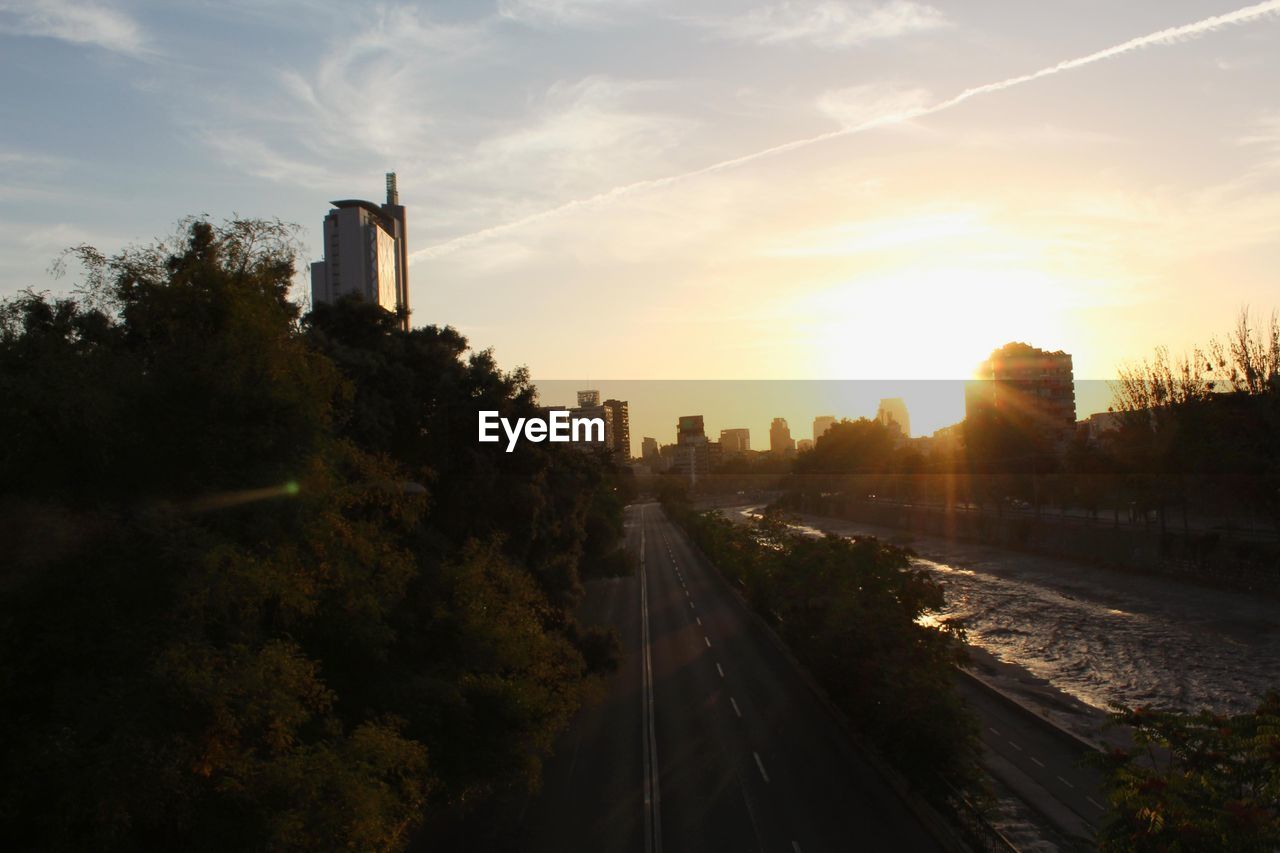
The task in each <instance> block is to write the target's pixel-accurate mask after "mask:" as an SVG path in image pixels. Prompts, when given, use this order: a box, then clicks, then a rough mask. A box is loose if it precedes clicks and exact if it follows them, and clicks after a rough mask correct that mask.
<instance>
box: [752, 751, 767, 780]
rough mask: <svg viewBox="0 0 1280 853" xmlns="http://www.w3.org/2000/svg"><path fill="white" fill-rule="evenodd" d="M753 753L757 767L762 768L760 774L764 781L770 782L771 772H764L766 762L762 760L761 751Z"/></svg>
mask: <svg viewBox="0 0 1280 853" xmlns="http://www.w3.org/2000/svg"><path fill="white" fill-rule="evenodd" d="M751 754H752V755H754V756H755V757H756V767H759V768H760V776H761V777H762V778H763V779H764V781H766V782H768V781H769V774H768V773H766V772H764V762H763V761H761V760H760V753H758V752H753V753H751Z"/></svg>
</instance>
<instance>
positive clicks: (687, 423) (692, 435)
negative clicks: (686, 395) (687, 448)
mask: <svg viewBox="0 0 1280 853" xmlns="http://www.w3.org/2000/svg"><path fill="white" fill-rule="evenodd" d="M706 437H707V431H706V428H705V427H704V426H703V423H702V415H683V416H681V418H680V420H679V421H677V422H676V444H685V443H687V442H691V441H693V440H695V439H699V438H701V439H703V440H705V439H706Z"/></svg>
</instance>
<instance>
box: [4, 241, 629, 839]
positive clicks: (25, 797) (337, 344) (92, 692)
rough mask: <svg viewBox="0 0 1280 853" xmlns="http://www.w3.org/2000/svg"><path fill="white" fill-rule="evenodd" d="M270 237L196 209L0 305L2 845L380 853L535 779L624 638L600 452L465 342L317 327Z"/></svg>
mask: <svg viewBox="0 0 1280 853" xmlns="http://www.w3.org/2000/svg"><path fill="white" fill-rule="evenodd" d="M294 254H295V253H294V248H293V243H292V232H291V231H290V229H288V228H286V227H283V226H281V225H279V224H276V223H264V222H242V221H236V222H231V223H228V224H226V225H223V226H214V225H211V224H210V223H208V222H204V221H192V222H189V223H187V225H186V226H185V227H184V231H183V233H181V234H180V235H179V236H178V237H176V238H174V239H173V240H171V241H168V242H165V243H161V244H157V245H155V246H152V247H149V248H143V249H134V250H129V251H126V252H123V253H121V254H119V255H116V256H114V257H110V258H107V257H104V256H102V255H101V254H99V253H97V252H96V251H94V250H92V249H90V248H87V247H85V248H81V249H79V250H76V251H75V252H74V253H73V256H72V257H73V259H78V260H79V261H81V262H83V265H84V268H85V271H86V278H85V282H84V285H83V287H82V288H81V289H80V290H79V291H78V292H77V293H75V294H74V295H71V296H67V297H63V298H50V297H48V296H46V295H42V294H34V293H25V294H22V295H20V296H19V297H17V298H16V299H13V300H10V301H8V302H6V303H3V305H2V306H0V399H2V400H3V401H4V405H3V406H0V435H3V436H4V441H3V442H2V443H0V540H2V541H3V542H4V543H5V545H4V557H3V563H2V564H0V590H2V591H3V595H0V837H3V838H4V845H5V846H6V847H7V848H8V849H43V850H88V849H93V850H145V849H157V850H159V849H163V850H175V849H183V850H266V849H270V850H334V849H353V850H374V849H379V850H386V849H401V848H403V847H404V846H406V845H407V843H408V841H409V839H410V837H411V836H412V834H413V833H414V831H415V829H416V828H417V827H419V826H420V825H421V824H422V822H423V819H424V815H426V816H428V817H431V816H439V815H455V814H459V813H464V812H465V811H466V810H467V809H468V807H469V806H471V805H472V804H475V803H477V802H482V801H484V800H485V799H486V798H487V797H490V796H491V795H493V794H494V793H495V792H503V791H510V790H512V789H521V788H528V787H530V786H532V785H535V784H536V783H537V780H538V774H539V770H540V762H541V759H542V757H543V756H544V755H545V754H546V752H547V751H548V749H549V747H550V745H551V743H552V740H553V738H554V737H555V736H556V734H557V733H558V732H559V731H560V730H561V729H562V728H563V727H564V726H565V724H566V722H567V720H568V719H569V717H570V715H571V714H572V713H573V712H574V711H575V710H576V708H577V707H578V706H579V704H580V703H581V701H582V699H583V697H584V694H585V692H586V691H587V690H588V689H589V687H590V684H591V681H592V678H593V673H596V672H600V671H603V670H606V669H608V668H609V667H610V666H611V664H612V661H613V656H614V654H615V653H616V641H614V640H613V639H612V638H611V637H610V636H608V635H605V634H601V633H599V632H593V631H585V630H582V629H580V628H579V627H578V626H577V625H576V624H575V622H574V620H573V618H572V615H571V613H572V609H573V607H574V605H575V603H576V602H577V600H578V597H579V595H580V590H581V586H580V582H579V579H580V577H582V576H583V574H584V573H588V572H590V571H592V570H595V569H601V570H613V569H614V568H616V567H615V566H614V565H613V561H614V560H616V553H615V551H614V547H615V545H616V542H617V538H618V535H619V533H620V530H621V513H620V509H621V506H622V503H623V500H624V496H623V494H622V492H621V491H620V488H622V483H621V481H620V480H619V479H618V477H617V476H616V474H615V473H614V472H613V471H612V470H611V469H610V468H609V466H608V464H607V463H606V462H605V461H604V460H602V459H597V458H593V457H589V456H588V455H586V454H583V453H579V452H576V451H573V450H572V449H567V450H565V449H562V448H560V447H550V446H547V445H536V444H530V443H524V444H522V445H520V446H519V447H518V449H517V451H516V452H514V453H510V454H507V453H502V452H490V449H489V448H488V447H487V446H486V447H484V448H482V447H480V446H479V445H477V444H476V443H475V442H474V440H472V439H473V436H474V429H475V426H474V424H475V411H476V409H477V408H489V409H498V410H500V411H501V412H502V413H503V414H504V415H507V416H517V415H528V414H530V413H531V412H532V407H533V406H534V403H535V390H534V389H533V388H532V387H531V386H530V384H529V382H528V379H527V377H526V376H525V375H524V374H523V373H522V372H519V371H517V372H515V373H504V372H502V371H500V370H499V369H498V368H497V367H496V365H495V364H494V360H493V358H492V356H491V355H490V354H489V353H488V352H469V351H468V347H467V342H466V341H465V340H464V339H463V338H462V337H461V336H460V335H458V334H457V333H456V332H455V331H454V330H452V329H449V328H437V327H432V326H428V327H425V328H419V329H414V330H413V331H410V332H403V331H400V330H399V329H398V323H397V321H396V318H394V317H393V316H391V315H390V314H387V313H386V312H384V311H381V310H380V309H376V308H373V307H370V306H365V305H361V304H358V303H351V304H342V305H338V306H331V307H326V308H324V309H320V310H316V311H314V312H313V313H311V314H309V315H307V316H305V317H303V316H301V313H300V309H299V307H298V305H296V304H295V303H293V302H291V301H290V300H289V299H288V289H289V286H290V283H291V282H292V280H293V278H294Z"/></svg>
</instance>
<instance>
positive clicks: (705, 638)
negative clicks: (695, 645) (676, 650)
mask: <svg viewBox="0 0 1280 853" xmlns="http://www.w3.org/2000/svg"><path fill="white" fill-rule="evenodd" d="M702 642H704V643H706V644H707V648H711V638H710V637H703V638H702Z"/></svg>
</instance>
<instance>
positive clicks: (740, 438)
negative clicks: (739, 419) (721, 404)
mask: <svg viewBox="0 0 1280 853" xmlns="http://www.w3.org/2000/svg"><path fill="white" fill-rule="evenodd" d="M720 449H721V452H722V453H723V454H724V458H725V459H732V458H734V457H737V456H745V455H746V454H748V453H750V452H751V430H749V429H741V428H739V429H722V430H720Z"/></svg>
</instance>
